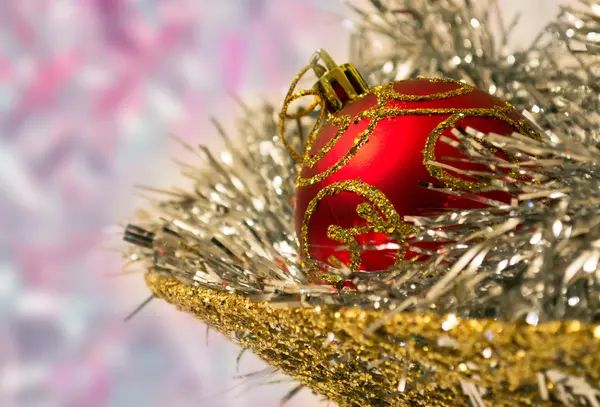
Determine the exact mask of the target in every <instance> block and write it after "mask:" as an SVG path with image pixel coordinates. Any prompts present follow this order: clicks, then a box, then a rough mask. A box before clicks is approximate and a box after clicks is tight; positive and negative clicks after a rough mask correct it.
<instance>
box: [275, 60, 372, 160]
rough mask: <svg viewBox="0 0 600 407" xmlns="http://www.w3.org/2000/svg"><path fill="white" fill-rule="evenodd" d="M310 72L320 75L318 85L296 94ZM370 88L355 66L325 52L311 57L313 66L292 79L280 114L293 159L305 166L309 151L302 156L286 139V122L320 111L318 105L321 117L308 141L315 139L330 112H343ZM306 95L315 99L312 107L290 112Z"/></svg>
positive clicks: (283, 134)
mask: <svg viewBox="0 0 600 407" xmlns="http://www.w3.org/2000/svg"><path fill="white" fill-rule="evenodd" d="M319 62H321V63H319ZM310 69H312V70H313V72H314V73H315V75H316V76H317V78H318V81H317V83H316V84H315V85H314V86H313V87H312V89H306V90H301V91H298V92H296V86H298V82H299V81H300V79H302V77H304V75H305V74H306V73H307V72H308V71H309V70H310ZM368 89H369V87H368V86H367V83H366V82H365V80H364V79H363V78H362V76H361V75H360V73H359V72H358V70H357V69H356V68H355V67H354V65H352V64H342V65H338V64H336V63H335V61H334V60H333V58H332V57H331V55H329V53H328V52H327V51H325V50H323V49H320V50H318V51H317V52H315V53H314V54H313V56H312V57H311V59H310V62H309V64H308V65H307V66H305V67H304V68H302V69H301V70H300V72H298V74H297V75H296V76H295V77H294V79H293V80H292V83H291V84H290V89H289V90H288V92H287V94H286V96H285V99H284V101H283V106H282V108H281V113H280V114H279V137H280V139H281V142H282V143H283V145H284V146H285V148H286V149H287V150H288V151H289V152H290V154H291V155H292V157H293V158H294V159H295V160H296V161H298V162H299V163H304V162H305V161H306V160H305V159H304V156H305V155H306V154H308V152H307V151H305V152H304V154H303V155H300V154H299V153H298V152H296V150H295V149H294V148H293V147H292V146H291V145H290V144H289V143H288V141H287V140H286V138H285V121H286V120H289V119H292V120H298V119H300V118H301V117H304V116H308V115H310V114H311V113H312V112H313V111H314V110H315V109H316V108H317V106H320V108H321V109H320V111H319V117H318V118H317V119H316V121H315V125H314V127H313V128H312V130H311V131H310V134H309V135H308V137H307V140H312V139H314V138H315V137H316V133H317V131H318V130H319V128H320V126H321V125H322V124H323V122H324V119H325V116H326V114H327V113H334V112H337V111H339V110H341V109H342V108H343V107H344V106H345V105H347V104H348V103H349V102H350V101H352V100H354V99H356V98H358V97H359V96H360V95H362V94H364V93H366V92H367V90H368ZM305 96H313V97H314V101H313V102H312V103H311V104H310V105H309V106H307V107H305V108H303V109H300V110H299V111H298V112H296V113H290V112H289V109H290V105H291V104H292V103H293V102H295V101H296V100H298V99H300V98H303V97H305ZM308 144H310V143H308ZM308 144H307V145H308Z"/></svg>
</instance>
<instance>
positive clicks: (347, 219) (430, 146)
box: [295, 78, 535, 271]
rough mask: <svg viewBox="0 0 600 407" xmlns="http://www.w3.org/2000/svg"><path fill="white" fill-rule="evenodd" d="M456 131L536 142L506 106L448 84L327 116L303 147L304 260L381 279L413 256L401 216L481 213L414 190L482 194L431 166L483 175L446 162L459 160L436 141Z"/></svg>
mask: <svg viewBox="0 0 600 407" xmlns="http://www.w3.org/2000/svg"><path fill="white" fill-rule="evenodd" d="M455 127H462V128H466V127H472V128H475V129H477V130H478V131H481V132H483V133H492V132H493V133H497V134H501V135H509V134H511V133H513V132H519V133H523V134H530V135H533V134H534V133H535V132H534V130H533V129H532V128H531V127H530V126H529V125H528V123H527V121H526V120H525V119H524V118H523V117H522V116H521V115H519V114H518V113H517V112H516V111H515V110H514V108H513V107H512V106H511V105H510V104H508V103H507V102H505V101H503V100H501V99H499V98H497V97H494V96H491V95H489V94H488V93H486V92H483V91H481V90H479V89H476V88H474V87H472V86H469V85H466V84H464V83H461V82H457V81H453V80H447V79H424V78H419V79H410V80H405V81H400V82H394V83H391V84H386V85H382V86H379V87H376V88H373V89H369V90H368V91H367V92H366V93H365V94H363V95H361V96H359V97H358V98H357V99H355V100H353V101H351V102H349V103H348V104H347V105H346V106H344V107H343V108H341V109H340V110H339V111H337V112H333V113H331V114H330V115H329V116H328V118H327V121H326V123H325V124H324V125H323V126H322V127H321V129H320V130H319V131H318V132H317V133H315V135H314V137H311V138H309V140H308V141H307V144H306V148H305V154H304V158H303V162H302V166H301V170H300V171H299V174H298V178H297V192H296V207H295V223H296V231H297V236H298V239H299V242H300V247H301V251H302V253H301V254H302V256H303V258H305V259H314V260H319V261H321V262H326V263H330V264H332V265H335V263H336V262H339V261H342V262H343V263H345V264H346V265H347V266H348V267H349V268H350V269H351V270H368V271H375V270H385V269H387V268H389V267H390V266H392V265H394V264H395V263H397V262H399V261H402V260H404V259H405V258H407V257H409V256H410V255H411V254H410V253H407V252H406V251H405V250H403V246H402V243H403V241H404V239H405V238H406V237H407V236H409V235H410V234H411V233H412V231H413V228H412V226H411V225H410V224H409V223H407V222H405V221H404V216H406V215H424V214H426V213H432V212H435V211H443V210H449V209H459V208H462V209H464V208H475V207H477V205H478V204H477V203H475V202H474V201H471V200H467V199H464V198H457V197H453V196H451V195H448V194H444V193H441V192H438V191H433V190H431V189H427V188H424V187H423V186H422V184H420V181H423V182H426V183H431V184H434V185H438V186H447V187H451V188H454V189H460V190H468V189H470V188H472V187H474V186H477V185H479V184H478V183H477V180H474V179H472V178H468V177H467V176H464V175H462V174H458V173H453V172H452V171H451V170H446V169H443V168H440V167H435V166H432V165H430V164H428V162H431V161H434V160H435V161H438V162H441V163H444V162H447V163H448V164H450V165H452V166H454V167H455V168H460V169H470V170H478V169H479V170H481V168H478V165H476V164H473V163H462V162H457V161H454V160H452V161H446V160H445V159H444V157H454V158H460V157H461V156H462V154H461V153H460V152H459V150H458V149H456V148H454V147H451V146H449V145H448V144H446V143H441V142H438V139H439V138H440V136H442V135H444V136H447V137H449V138H454V139H455V137H454V136H453V135H452V134H451V132H450V131H451V129H452V128H455ZM499 154H500V153H499ZM495 198H496V199H501V200H506V196H499V195H497V196H495ZM390 243H391V244H392V245H391V246H385V245H389V244H390ZM394 243H395V244H394ZM340 248H341V249H340Z"/></svg>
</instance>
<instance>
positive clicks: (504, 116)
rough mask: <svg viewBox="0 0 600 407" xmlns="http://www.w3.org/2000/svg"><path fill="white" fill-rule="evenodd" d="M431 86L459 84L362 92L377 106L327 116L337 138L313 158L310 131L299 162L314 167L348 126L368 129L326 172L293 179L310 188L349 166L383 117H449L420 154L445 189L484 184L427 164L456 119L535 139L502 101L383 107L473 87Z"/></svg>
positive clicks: (455, 93) (460, 92)
mask: <svg viewBox="0 0 600 407" xmlns="http://www.w3.org/2000/svg"><path fill="white" fill-rule="evenodd" d="M429 82H430V83H453V84H457V85H459V87H458V88H456V89H452V90H449V91H446V92H440V93H432V94H427V95H406V94H400V93H398V92H396V91H395V90H394V85H395V83H390V84H386V85H382V86H378V87H375V88H373V89H372V90H371V91H370V92H368V93H365V94H363V95H361V96H359V97H358V99H357V100H360V99H362V98H364V97H366V96H368V95H375V96H376V98H377V103H376V106H375V107H373V108H371V109H367V110H364V111H362V112H360V113H358V114H357V115H356V116H355V117H354V118H353V117H351V116H350V115H340V116H336V115H329V117H328V118H327V120H326V122H325V124H330V125H332V126H336V127H338V131H337V132H336V135H335V136H334V137H333V138H332V139H331V140H330V141H329V142H328V143H327V144H326V145H325V146H324V147H323V148H322V149H321V150H319V151H318V152H317V153H316V154H315V155H314V156H310V150H311V149H312V146H313V144H314V142H315V140H316V138H317V135H318V131H313V132H311V134H310V135H309V137H308V139H307V142H306V145H305V151H304V154H303V158H302V163H303V164H304V165H306V166H307V167H309V168H312V167H314V166H315V165H316V164H317V163H318V162H319V161H320V160H321V159H322V158H323V157H324V156H325V155H326V154H327V153H328V152H329V151H331V149H332V148H333V147H334V146H335V144H336V143H337V142H338V141H339V140H340V138H341V137H342V136H343V135H344V133H345V132H346V130H348V127H349V126H350V124H351V123H353V122H354V123H358V122H359V121H360V120H363V119H371V120H370V122H369V124H368V125H367V128H366V129H365V130H364V131H363V132H361V133H360V134H359V135H358V137H357V138H356V140H355V141H354V145H353V146H352V147H351V148H350V149H349V150H348V152H346V154H344V156H342V157H341V158H340V159H339V160H338V161H337V162H336V163H335V164H333V165H332V166H331V167H329V168H327V169H326V170H325V171H323V172H321V173H318V174H315V175H313V176H311V177H309V178H303V177H302V176H301V173H300V172H299V173H298V177H297V180H296V186H297V187H304V186H308V185H313V184H315V183H317V182H319V181H322V180H324V179H325V178H327V177H329V176H330V175H331V174H333V173H335V172H337V171H339V170H340V169H341V168H342V167H343V166H344V165H346V164H347V163H348V161H350V160H351V159H352V157H354V156H355V155H356V154H357V153H358V151H359V150H360V149H361V148H362V146H363V145H365V143H367V142H368V141H369V138H370V136H371V134H372V133H373V131H374V130H375V128H376V126H377V124H378V123H379V122H380V121H381V120H383V119H386V118H392V117H399V116H411V115H417V116H429V115H450V117H449V118H447V119H445V120H443V121H442V122H441V123H440V124H439V125H438V126H437V127H436V128H435V129H433V131H432V132H431V133H430V134H429V135H428V138H427V141H426V144H425V149H424V151H423V164H424V165H425V167H426V168H427V170H428V171H429V173H430V174H431V175H432V176H433V177H435V178H437V179H439V180H440V181H442V182H444V184H446V186H449V187H454V188H459V189H471V188H474V187H479V186H483V185H485V184H483V183H477V182H473V181H469V180H465V179H462V178H459V177H455V176H453V175H451V174H450V173H448V172H447V171H446V170H444V169H442V168H439V167H435V166H433V165H431V164H429V162H430V161H435V159H436V158H435V146H436V142H437V140H438V138H439V136H440V135H441V134H442V133H443V132H444V130H446V129H448V128H451V127H452V126H453V125H454V124H455V123H456V122H457V121H458V120H461V119H464V118H467V117H490V118H496V119H499V120H502V121H503V122H505V123H506V124H509V125H510V126H512V127H514V128H515V129H516V130H517V131H520V132H522V133H523V134H525V135H529V136H531V137H534V138H538V137H539V135H538V134H537V133H536V132H535V130H533V129H532V128H531V127H530V126H529V124H528V123H527V121H526V120H525V119H520V120H514V119H512V118H510V116H509V115H510V113H512V112H513V111H514V108H513V107H512V105H510V104H509V103H508V102H505V101H502V104H500V105H496V106H493V107H491V108H417V109H400V108H394V107H386V105H387V103H388V102H389V101H390V100H395V101H401V102H423V101H434V100H441V99H447V98H451V97H455V96H460V95H466V94H468V93H471V92H473V91H474V90H476V88H474V87H472V86H469V85H467V84H465V83H462V82H458V81H455V80H451V79H429Z"/></svg>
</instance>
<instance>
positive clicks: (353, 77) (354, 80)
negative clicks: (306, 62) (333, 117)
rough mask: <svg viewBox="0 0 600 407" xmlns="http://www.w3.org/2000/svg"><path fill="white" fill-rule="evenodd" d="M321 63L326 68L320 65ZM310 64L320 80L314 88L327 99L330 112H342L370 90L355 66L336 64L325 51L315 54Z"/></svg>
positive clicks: (321, 50)
mask: <svg viewBox="0 0 600 407" xmlns="http://www.w3.org/2000/svg"><path fill="white" fill-rule="evenodd" d="M319 61H321V62H322V63H323V65H325V66H323V65H321V64H319ZM310 62H311V65H312V67H313V70H314V72H315V74H316V75H317V77H318V78H319V80H318V82H317V83H316V84H315V86H314V88H315V89H317V90H318V91H319V92H320V93H321V95H323V97H325V99H326V101H327V108H328V110H329V111H330V112H337V111H339V110H341V109H342V108H343V107H344V106H346V105H347V104H348V103H350V102H351V101H353V100H354V99H356V98H358V97H359V96H360V95H362V94H364V93H366V92H367V91H368V89H369V86H368V85H367V83H366V82H365V80H364V79H363V77H362V76H361V74H360V73H359V72H358V70H357V69H356V67H354V65H352V64H350V63H346V64H342V65H338V64H336V63H335V62H334V60H333V58H331V56H330V55H329V53H328V52H327V51H325V50H323V49H320V50H318V51H317V52H315V53H314V55H313V56H312V58H311V61H310Z"/></svg>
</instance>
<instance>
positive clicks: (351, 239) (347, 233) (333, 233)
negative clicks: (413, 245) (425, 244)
mask: <svg viewBox="0 0 600 407" xmlns="http://www.w3.org/2000/svg"><path fill="white" fill-rule="evenodd" d="M340 192H351V193H355V194H357V195H359V196H361V197H362V198H364V199H365V200H366V201H367V202H363V203H361V204H359V205H358V206H357V208H356V211H357V213H358V216H359V217H360V218H361V219H364V220H365V222H366V223H365V225H364V226H353V227H351V228H348V229H344V228H342V227H341V226H338V225H330V226H329V228H328V230H327V237H329V238H330V239H332V240H335V241H338V242H340V243H344V244H346V245H347V246H348V251H349V253H350V263H349V264H348V267H349V268H350V269H351V270H358V269H359V268H360V264H361V262H362V259H361V256H360V253H361V250H360V244H359V242H358V241H357V240H356V237H357V236H358V235H360V234H363V233H367V232H369V231H371V230H373V231H374V232H376V233H379V232H381V233H385V234H390V235H393V236H395V238H396V241H397V242H398V244H399V245H400V248H399V249H398V254H397V255H396V262H398V261H400V260H402V259H403V254H404V250H403V249H402V243H404V236H406V235H409V234H410V233H414V229H413V228H412V227H411V226H410V225H408V224H406V223H404V222H403V221H402V219H401V218H400V216H399V215H398V213H397V212H396V210H395V209H394V205H392V203H391V202H390V201H389V200H388V199H387V197H386V196H385V194H384V193H383V192H381V191H380V190H378V189H377V188H375V187H373V186H371V185H369V184H366V183H364V182H362V181H358V180H348V181H340V182H336V183H333V184H331V185H328V186H326V187H325V188H323V189H322V190H320V191H319V192H318V193H317V195H316V196H315V197H314V198H313V199H312V200H311V201H310V203H309V204H308V207H307V208H306V212H305V215H304V219H303V220H302V227H301V236H300V239H301V246H302V251H303V254H304V258H305V259H307V260H310V259H311V255H310V251H309V247H308V229H309V224H310V219H311V217H312V214H313V213H315V211H316V210H317V206H318V205H319V203H320V202H321V201H322V200H323V199H324V198H325V197H327V196H332V195H335V194H338V193H340Z"/></svg>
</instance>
